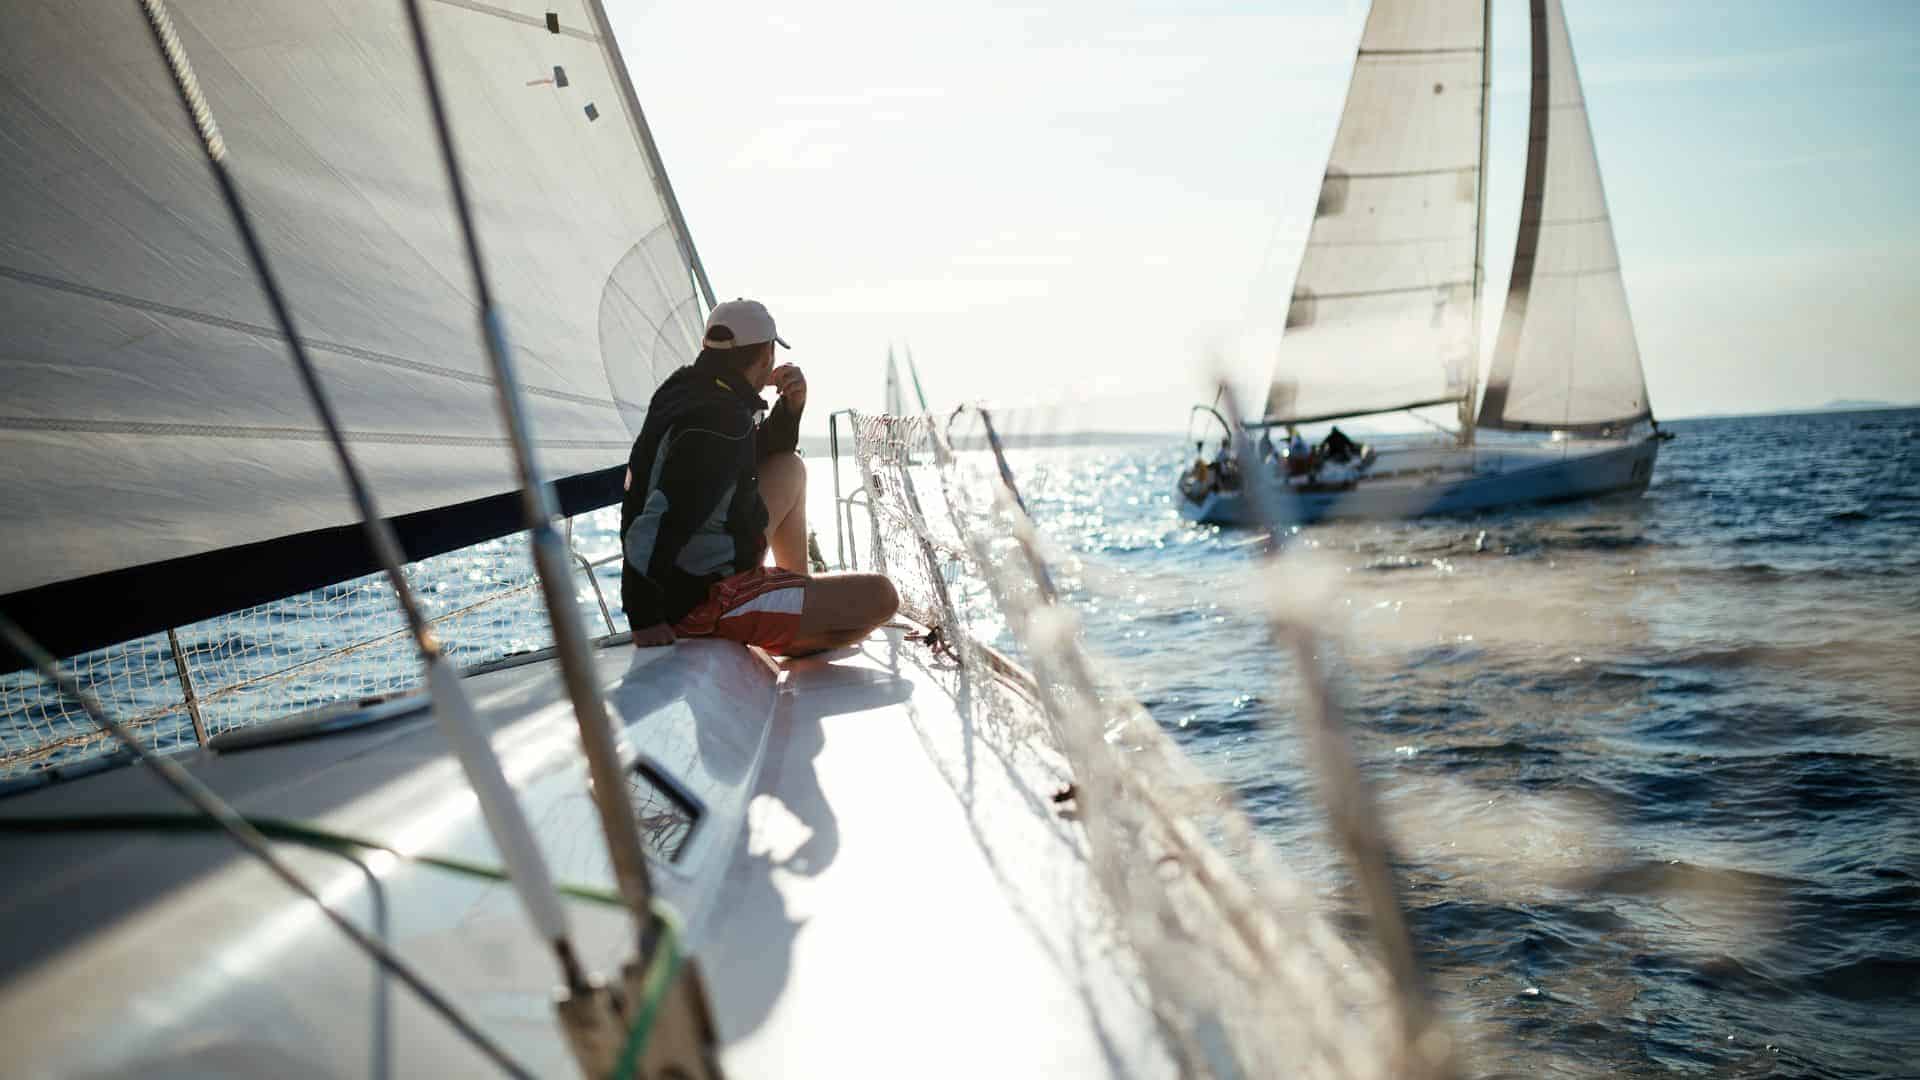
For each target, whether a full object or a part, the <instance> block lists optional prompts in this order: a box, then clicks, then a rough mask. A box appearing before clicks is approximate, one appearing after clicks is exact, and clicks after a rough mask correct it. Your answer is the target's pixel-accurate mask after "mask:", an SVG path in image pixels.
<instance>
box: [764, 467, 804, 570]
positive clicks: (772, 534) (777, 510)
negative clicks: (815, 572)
mask: <svg viewBox="0 0 1920 1080" xmlns="http://www.w3.org/2000/svg"><path fill="white" fill-rule="evenodd" d="M760 501H761V502H763V503H766V504H767V548H768V550H769V551H770V552H771V553H772V555H773V565H775V566H777V567H779V568H780V569H782V570H791V571H793V572H794V573H796V574H804V573H806V572H807V467H806V464H805V463H804V462H802V461H801V460H800V455H798V454H775V455H773V456H772V457H770V458H768V459H767V460H765V461H763V462H761V463H760Z"/></svg>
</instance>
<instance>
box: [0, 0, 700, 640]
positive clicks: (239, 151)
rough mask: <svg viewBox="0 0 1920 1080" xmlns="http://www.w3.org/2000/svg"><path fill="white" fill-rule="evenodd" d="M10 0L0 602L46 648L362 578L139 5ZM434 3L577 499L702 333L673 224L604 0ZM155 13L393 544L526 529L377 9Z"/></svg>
mask: <svg viewBox="0 0 1920 1080" xmlns="http://www.w3.org/2000/svg"><path fill="white" fill-rule="evenodd" d="M14 7H15V8H16V10H13V11H11V12H10V14H9V17H8V29H7V47H6V48H5V49H4V50H0V139H3V140H4V142H5V144H6V147H7V153H5V154H4V155H0V189H4V190H5V191H6V192H7V201H6V204H5V206H4V208H3V209H0V215H4V216H3V217H0V220H3V221H4V230H3V231H0V304H3V305H4V307H5V310H6V311H7V313H8V317H7V319H6V320H5V321H4V323H0V391H3V392H0V500H4V503H5V505H7V506H8V507H10V508H12V511H13V512H11V513H9V514H8V515H6V516H5V518H4V520H0V545H4V547H5V550H7V552H8V554H9V557H8V559H7V560H6V562H5V565H4V566H0V609H4V610H6V611H7V612H9V614H12V615H13V616H14V617H15V618H16V619H18V620H19V621H20V622H22V623H23V624H26V625H27V626H28V628H29V629H30V630H33V631H35V632H36V634H38V635H39V636H41V637H42V639H43V640H45V641H46V642H47V643H48V644H49V645H53V646H54V647H55V648H56V649H58V650H59V651H71V650H73V649H76V648H80V647H85V646H90V645H93V644H101V643H104V642H105V641H110V640H119V639H122V638H126V637H131V636H134V635H135V634H137V633H144V632H147V631H150V630H152V629H157V628H159V627H162V626H166V625H171V624H173V623H176V622H182V621H187V620H190V619H191V618H194V617H197V616H199V615H205V614H211V613H213V612H215V611H218V610H226V609H229V608H232V607H238V606H241V605H244V604H248V603H254V602H259V601H261V600H264V599H270V598H272V597H274V596H279V595H286V594H287V593H290V592H294V591H300V590H303V589H306V588H312V587H315V586H317V585H320V584H325V583H327V582H329V581H334V580H342V579H345V578H347V577H351V576H354V575H357V574H360V573H365V572H366V571H367V570H369V569H371V567H372V563H371V560H370V559H369V558H368V557H367V552H366V549H365V544H364V542H363V541H362V539H361V537H360V531H359V528H358V524H357V522H358V518H357V516H356V515H355V513H354V509H353V507H352V505H351V504H350V502H349V501H348V499H347V498H346V496H345V494H344V492H343V489H342V486H341V482H340V478H339V475H338V472H337V468H336V465H335V463H334V459H333V456H332V453H331V451H330V449H329V448H328V445H327V443H326V442H325V441H324V439H323V438H322V437H321V434H320V432H319V429H318V425H317V423H316V422H315V420H314V416H313V413H312V410H311V407H310V406H309V404H308V402H307V399H306V397H305V396H304V395H303V394H302V393H301V390H300V387H299V384H298V382H297V380H296V378H295V374H294V371H293V368H292V365H291V364H290V363H289V362H288V360H287V358H286V354H285V351H284V347H283V346H282V345H281V343H280V342H279V340H278V333H277V331H275V330H274V329H273V328H272V323H273V320H272V318H271V317H270V316H269V314H268V312H267V310H266V306H265V303H264V301H263V300H262V298H261V295H260V292H259V290H258V288H257V287H256V285H255V283H254V281H253V278H252V274H251V271H250V270H249V269H248V265H247V262H246V260H245V257H244V255H243V254H242V252H241V250H240V248H239V244H238V241H237V238H236V236H235V235H234V232H233V230H232V227H231V225H230V223H229V219H228V217H227V214H226V211H225V209H224V207H223V206H222V204H221V202H220V199H219V196H218V194H217V192H216V189H215V188H214V186H213V184H212V183H211V181H210V179H209V177H208V174H207V170H206V166H205V163H204V161H203V160H202V159H201V156H200V149H199V146H198V144H197V143H196V141H195V138H194V134H193V132H192V130H191V129H190V128H189V127H188V125H187V124H186V123H185V121H184V119H183V118H182V116H181V115H180V111H179V108H178V105H177V104H176V102H175V101H174V100H173V96H172V90H171V87H170V84H169V83H168V76H167V74H166V71H165V69H164V67H163V66H162V64H161V62H160V59H159V57H158V56H157V54H156V53H155V50H154V47H153V42H152V39H151V37H150V36H149V33H148V31H147V28H146V27H145V25H144V23H143V22H142V19H141V15H140V13H139V10H138V7H137V5H134V4H131V3H126V4H70V3H62V2H57V0H38V2H30V3H23V4H17V5H14ZM428 8H429V11H428V18H429V20H430V23H431V30H432V33H433V37H434V41H435V43H436V46H437V48H436V54H437V58H438V60H439V64H440V67H441V69H442V78H443V79H444V82H445V86H446V89H447V92H448V95H449V97H450V100H451V103H452V113H453V120H454V122H455V124H456V127H457V131H456V135H457V140H458V145H459V148H460V151H461V155H462V158H463V162H462V164H463V165H464V166H465V169H466V173H467V175H468V176H469V177H470V178H471V184H472V194H473V197H474V200H475V212H476V214H477V216H478V219H479V226H480V228H481V229H482V231H483V232H484V234H485V236H486V238H487V250H488V255H489V262H490V269H491V271H492V274H493V276H494V279H495V281H496V283H497V285H496V287H497V289H498V292H499V294H500V301H501V303H502V306H503V307H504V309H505V312H506V317H507V325H508V327H509V333H510V337H511V339H512V342H513V345H514V347H515V348H516V351H517V353H518V358H519V366H520V370H521V372H522V373H523V379H524V383H525V385H524V387H523V389H524V391H525V393H526V395H527V401H528V404H529V406H530V410H531V423H532V428H533V433H534V437H535V441H536V443H537V445H538V446H539V448H540V452H541V456H542V459H543V461H544V462H545V463H546V466H547V469H548V472H549V474H550V475H553V476H556V477H560V478H562V479H561V481H560V486H561V489H562V493H563V503H564V504H565V505H566V508H567V509H569V510H570V511H578V510H582V509H586V508H588V507H590V506H593V505H599V504H604V503H605V502H608V501H611V499H613V498H616V497H617V496H618V493H619V484H620V472H621V466H622V464H623V463H624V461H625V458H626V454H627V451H628V449H629V447H630V445H631V439H632V437H633V433H634V432H636V431H637V430H638V428H639V425H640V422H641V420H642V418H643V416H644V412H645V407H646V402H647V400H648V398H649V396H650V395H651V392H652V389H653V387H654V385H655V384H656V382H657V380H658V379H660V378H662V377H664V376H665V375H666V374H667V373H668V372H670V371H672V370H673V369H674V368H675V367H678V366H679V365H681V364H684V363H686V362H687V361H688V360H689V359H690V358H691V356H692V354H693V351H694V349H695V348H696V343H697V342H698V340H699V328H700V325H701V321H702V320H701V312H700V306H699V300H700V295H701V293H702V292H703V291H705V290H704V280H701V279H700V274H699V271H698V262H697V259H696V257H695V255H694V252H693V248H692V244H691V242H690V240H689V239H688V238H687V236H686V232H685V227H684V223H683V222H681V221H680V219H679V215H678V212H677V208H676V207H675V205H674V203H673V199H672V194H671V191H670V189H669V188H668V186H667V182H666V177H665V175H664V173H663V171H662V170H661V169H660V167H659V164H658V158H657V156H656V155H655V153H654V152H653V149H652V146H651V142H650V140H649V138H648V135H647V131H646V127H645V121H644V118H643V117H642V115H641V113H640V111H639V106H638V103H637V101H636V100H635V99H634V96H633V90H632V87H631V84H630V83H629V82H628V80H627V76H626V72H625V69H624V67H623V66H622V63H621V61H620V58H619V55H618V51H617V48H616V46H615V43H614V40H613V37H612V33H611V30H610V28H609V26H608V23H607V20H606V18H605V14H604V12H603V11H602V10H601V6H600V4H599V3H598V0H585V2H582V0H551V2H549V0H543V2H540V3H531V2H524V0H495V2H485V3H483V2H478V0H437V2H435V3H431V4H429V5H428ZM173 9H174V19H175V22H176V23H177V25H178V28H179V31H180V34H181V38H182V41H183V44H184V45H185V48H186V50H187V52H188V54H189V55H190V56H191V57H192V58H193V61H194V63H195V65H196V66H197V67H198V69H199V73H200V79H201V81H202V83H203V86H204V89H205V91H206V94H207V96H208V98H209V101H210V104H211V106H212V108H213V110H214V112H215V113H216V115H217V116H218V117H219V120H220V125H221V128H222V131H223V133H224V135H225V137H226V141H227V144H228V146H229V147H230V150H231V154H232V158H231V160H232V163H233V167H234V169H235V170H236V171H237V173H238V174H239V176H240V178H241V180H242V181H243V186H244V187H245V189H246V190H247V192H248V193H249V197H250V203H251V208H252V211H253V214H254V216H255V218H256V219H257V220H258V222H259V223H260V225H261V227H262V229H263V233H264V240H265V243H266V245H267V247H268V249H269V252H270V254H271V257H272V259H273V261H274V264H275V266H276V268H277V270H278V271H279V275H280V277H281V279H282V283H283V285H284V287H285V289H286V292H287V294H288V297H289V299H290V301H291V303H292V306H293V312H294V316H295V319H296V321H297V324H298V325H299V327H300V331H301V335H302V337H303V338H305V339H306V340H307V343H308V346H309V349H310V350H311V351H312V352H313V354H314V356H315V358H316V360H317V361H318V362H319V363H320V365H321V367H322V372H321V375H322V378H324V379H325V380H326V381H327V383H328V385H329V387H330V388H331V389H332V391H333V393H334V395H335V399H336V402H337V404H338V407H339V409H340V412H341V415H342V420H343V423H344V425H345V427H346V428H347V429H348V431H349V437H350V441H351V442H352V444H353V446H354V450H355V453H356V455H357V456H358V458H359V460H360V462H361V464H362V466H363V468H364V469H365V471H366V473H367V476H368V477H369V479H370V480H371V481H372V484H373V486H374V488H375V490H376V492H377V495H378V497H379V499H380V502H381V504H382V506H383V508H384V509H385V511H386V512H387V513H390V514H393V515H395V516H396V517H397V518H399V519H401V521H402V522H404V523H405V525H406V527H405V528H404V529H403V537H404V539H405V540H406V541H407V543H408V545H409V549H410V550H409V554H410V555H411V556H412V557H416V558H418V557H422V556H424V555H428V554H433V553H435V552H437V551H444V550H448V549H451V548H453V547H457V546H461V545H463V544H469V543H473V542H476V541H477V540H480V539H484V538H486V537H487V536H491V535H498V534H501V533H505V532H508V531H511V530H513V529H516V528H518V527H519V525H520V521H519V518H518V514H517V510H516V507H515V504H514V503H513V500H512V498H511V497H510V494H509V493H511V492H512V491H513V490H514V488H515V486H516V481H515V478H514V474H513V469H512V465H511V461H510V456H509V454H508V451H507V449H506V441H505V438H504V434H503V432H502V430H501V427H500V421H499V417H498V415H497V413H496V411H495V407H494V400H493V396H492V393H491V389H490V385H491V384H490V379H489V376H488V373H487V365H486V360H485V357H484V355H483V353H482V351H481V347H480V343H479V339H478V337H477V334H476V331H475V315H474V298H473V297H472V295H471V294H470V288H469V278H468V275H467V274H466V272H465V270H464V263H463V261H462V254H461V247H460V238H459V234H458V233H457V231H456V229H455V224H454V219H453V215H452V213H451V208H450V201H449V196H448V192H447V187H446V180H445V175H444V171H443V169H442V166H441V163H440V161H439V159H438V157H437V150H436V147H435V143H434V140H433V137H432V134H431V131H432V129H431V127H430V124H429V119H428V114H427V107H426V104H425V102H424V100H423V97H422V93H421V83H420V74H419V68H418V63H417V60H416V59H415V57H414V55H413V52H412V50H411V46H410V43H409V38H408V35H407V31H406V24H405V20H404V17H403V14H402V8H401V5H400V4H399V3H397V2H395V0H299V2H297V3H296V2H293V0H274V2H270V3H266V2H263V3H257V4H250V5H243V6H240V7H235V6H234V5H231V4H224V3H216V2H213V0H177V2H176V3H175V4H174V5H173ZM709 299H710V298H709ZM83 622H84V623H86V624H88V625H87V626H86V627H84V628H82V627H81V626H80V624H81V623H83Z"/></svg>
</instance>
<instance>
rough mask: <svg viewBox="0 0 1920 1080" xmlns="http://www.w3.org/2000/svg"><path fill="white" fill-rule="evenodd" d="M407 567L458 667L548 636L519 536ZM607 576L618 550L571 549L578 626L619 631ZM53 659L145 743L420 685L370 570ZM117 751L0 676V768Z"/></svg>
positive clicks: (31, 681)
mask: <svg viewBox="0 0 1920 1080" xmlns="http://www.w3.org/2000/svg"><path fill="white" fill-rule="evenodd" d="M615 512H616V511H612V510H603V511H598V512H596V514H592V515H583V516H582V518H581V519H579V521H580V522H581V523H583V524H584V525H586V526H588V527H590V528H593V529H594V530H595V531H602V530H604V531H607V532H608V533H609V534H610V533H611V531H612V525H611V521H612V519H611V518H609V517H607V515H609V514H612V513H615ZM589 565H590V566H591V569H589ZM590 572H591V573H593V574H594V575H595V576H596V577H597V578H598V587H597V588H596V587H595V582H593V581H590V580H589V578H588V574H589V573H590ZM406 573H407V580H408V581H409V582H410V583H411V584H412V586H413V589H414V590H415V592H416V594H417V595H418V596H419V597H420V601H421V604H422V606H423V607H424V608H425V610H426V613H427V615H428V617H429V618H430V619H431V620H432V622H433V624H434V628H435V631H436V632H437V633H438V635H439V636H440V639H441V641H442V642H443V643H444V645H445V647H446V650H447V656H448V658H449V659H450V660H452V661H453V662H454V663H455V664H456V665H458V666H460V667H463V668H471V667H474V666H476V665H479V664H483V663H487V662H490V661H494V660H499V659H502V658H504V657H507V656H511V655H514V654H517V653H524V652H530V651H534V650H538V649H544V648H547V647H549V646H551V645H552V644H553V635H552V631H551V630H550V629H549V627H548V624H547V616H546V609H545V607H544V605H543V603H542V601H541V598H540V590H539V585H538V582H537V580H536V579H535V577H534V573H533V563H532V559H531V557H530V556H529V554H528V551H527V543H526V536H525V534H521V533H515V534H513V535H511V536H506V537H502V538H500V539H497V540H489V541H486V542H484V543H480V544H475V545H474V546H472V547H467V548H461V549H460V550H458V551H451V552H448V553H446V554H444V555H437V556H434V557H433V558H430V559H422V560H420V561H419V562H415V563H410V564H408V566H407V568H406ZM618 573H619V564H618V554H617V552H615V553H613V554H607V555H600V556H598V557H596V558H594V559H591V560H588V559H586V558H585V557H584V556H581V557H577V558H576V560H575V565H574V580H575V584H576V585H577V586H578V599H579V602H580V609H581V613H582V615H583V617H584V618H586V619H587V625H588V628H589V632H590V633H616V632H619V631H622V630H625V629H626V622H625V616H624V613H623V612H621V611H620V610H619V609H618V608H617V607H609V604H608V602H607V600H606V597H608V596H612V597H615V598H617V597H618V596H619V580H618ZM176 644H177V648H176ZM62 665H63V666H64V667H65V668H66V669H67V670H68V671H69V672H71V673H72V674H73V675H74V677H75V678H77V679H78V680H79V681H80V684H81V685H82V686H84V687H86V688H88V689H89V690H91V691H92V692H93V693H94V694H95V695H96V696H97V697H98V698H99V699H100V701H101V703H102V704H103V705H105V706H106V707H107V709H108V710H109V712H111V713H112V715H114V716H115V717H116V718H119V719H121V720H122V721H123V722H124V723H126V725H127V726H128V727H129V728H132V729H133V730H134V731H136V732H138V733H139V734H140V735H141V736H142V737H143V738H144V739H146V740H147V742H148V744H149V745H150V746H152V747H153V748H154V749H156V750H173V749H177V748H180V747H183V746H190V745H192V744H193V743H195V742H196V741H197V740H198V738H199V734H198V733H197V732H196V731H195V714H196V713H197V714H198V720H199V726H200V728H201V729H202V730H203V731H204V732H205V734H206V736H207V737H212V736H215V735H218V734H220V733H221V732H223V731H230V730H233V729H235V728H240V727H248V726H251V725H255V724H260V723H265V722H267V721H269V720H273V719H277V718H279V717H284V716H288V715H291V714H294V713H299V712H304V711H307V710H310V709H313V708H316V707H319V706H322V705H326V704H330V703H335V702H342V701H359V700H365V699H368V698H377V697H383V696H386V695H390V694H394V693H399V692H405V691H408V690H412V689H414V688H416V687H418V686H419V685H420V684H421V669H420V660H419V656H418V654H417V652H416V651H415V647H414V644H413V639H412V637H411V636H410V635H409V634H408V633H407V630H406V621H405V619H404V618H402V616H401V614H400V609H399V606H398V605H397V604H396V603H395V602H394V598H393V590H392V589H391V587H390V586H389V585H388V584H387V580H386V577H385V575H383V574H372V575H369V576H366V577H362V578H355V579H353V580H351V581H344V582H341V583H339V584H337V585H329V586H327V587H325V588H322V589H316V590H314V591H313V592H310V593H304V594H302V595H299V596H293V597H288V598H287V599H284V600H276V601H273V602H272V603H268V604H262V605H259V606H257V607H252V608H247V609H245V610H242V611H236V612H232V613H230V614H226V615H220V616H216V617H214V618H211V619H207V620H205V621H203V622H199V623H193V624H191V625H188V626H182V627H178V628H176V629H174V630H173V631H171V632H170V633H161V634H153V635H151V636H148V637H144V638H139V639H136V640H134V641H127V642H122V643H120V644H117V645H110V646H108V647H106V648H104V649H98V650H95V651H94V652H90V653H84V654H82V655H80V656H75V657H71V658H68V659H65V660H63V661H62ZM116 751H117V747H116V745H115V743H114V740H113V738H112V737H111V736H108V735H106V734H104V733H103V732H101V731H100V730H99V729H98V728H97V727H95V726H94V724H93V721H92V720H90V719H88V717H87V715H86V714H85V713H84V712H82V711H81V710H80V708H79V706H77V705H75V704H74V703H73V702H71V701H67V700H65V699H63V698H62V697H61V695H60V694H59V692H58V691H57V690H55V689H54V688H53V687H52V686H51V685H49V684H48V683H46V682H45V680H43V679H41V678H40V676H39V675H38V674H37V673H35V672H33V671H30V670H29V671H16V672H11V673H8V674H6V675H0V779H7V778H10V777H17V776H22V775H25V774H28V773H33V772H38V771H42V770H46V769H53V768H61V767H68V766H73V765H76V764H81V763H84V762H87V761H89V760H90V759H96V758H102V757H107V756H111V755H113V754H114V753H116Z"/></svg>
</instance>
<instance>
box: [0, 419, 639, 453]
mask: <svg viewBox="0 0 1920 1080" xmlns="http://www.w3.org/2000/svg"><path fill="white" fill-rule="evenodd" d="M0 430H13V431H70V432H87V433H89V434H98V435H160V436H178V437H186V438H213V439H286V440H292V441H301V442H323V441H325V440H326V438H327V433H326V432H324V431H319V430H315V429H308V428H295V427H258V426H248V425H225V424H172V423H161V422H157V421H143V420H80V419H74V418H68V417H40V416H0ZM344 434H345V435H346V437H347V439H348V441H350V442H357V443H395V444H403V445H415V446H506V445H508V444H507V440H506V439H504V438H492V437H488V436H482V435H434V434H428V433H426V432H411V431H348V432H345V433H344ZM537 445H539V446H543V447H552V448H555V449H561V450H624V449H626V448H627V444H626V443H624V442H612V441H608V440H605V439H541V440H538V442H537Z"/></svg>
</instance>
